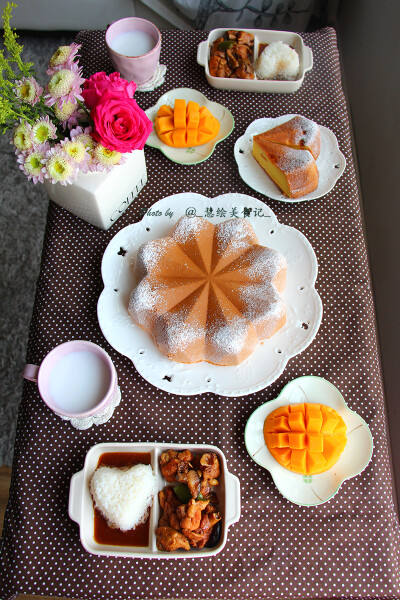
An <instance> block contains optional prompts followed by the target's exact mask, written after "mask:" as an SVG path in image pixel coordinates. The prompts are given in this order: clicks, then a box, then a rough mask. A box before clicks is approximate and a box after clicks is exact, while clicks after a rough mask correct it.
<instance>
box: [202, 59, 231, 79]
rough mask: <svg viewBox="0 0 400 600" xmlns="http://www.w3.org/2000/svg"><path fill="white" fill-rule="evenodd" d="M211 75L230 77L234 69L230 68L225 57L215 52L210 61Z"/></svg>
mask: <svg viewBox="0 0 400 600" xmlns="http://www.w3.org/2000/svg"><path fill="white" fill-rule="evenodd" d="M208 67H209V70H210V75H211V76H212V77H230V76H231V73H232V70H231V69H230V68H229V66H228V63H227V61H226V59H225V58H222V57H221V56H218V55H217V54H214V55H213V56H212V57H211V58H210V62H209V65H208Z"/></svg>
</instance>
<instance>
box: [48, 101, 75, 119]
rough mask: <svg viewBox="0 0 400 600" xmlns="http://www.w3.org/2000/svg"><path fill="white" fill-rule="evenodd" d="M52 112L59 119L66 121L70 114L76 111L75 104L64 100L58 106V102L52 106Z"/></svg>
mask: <svg viewBox="0 0 400 600" xmlns="http://www.w3.org/2000/svg"><path fill="white" fill-rule="evenodd" d="M53 110H54V114H55V115H56V117H57V119H58V120H59V121H62V122H65V121H68V119H69V118H70V116H71V115H73V113H74V112H75V111H76V104H74V103H73V102H64V103H63V105H62V106H61V107H60V106H58V104H55V105H54V106H53Z"/></svg>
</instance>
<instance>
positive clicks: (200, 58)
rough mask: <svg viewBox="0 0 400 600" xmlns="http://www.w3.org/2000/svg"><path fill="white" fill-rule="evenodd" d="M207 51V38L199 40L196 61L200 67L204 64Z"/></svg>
mask: <svg viewBox="0 0 400 600" xmlns="http://www.w3.org/2000/svg"><path fill="white" fill-rule="evenodd" d="M207 53H208V40H205V41H204V42H200V44H199V45H198V46H197V62H198V64H199V65H201V66H202V67H205V66H206V63H207Z"/></svg>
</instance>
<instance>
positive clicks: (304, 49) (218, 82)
mask: <svg viewBox="0 0 400 600" xmlns="http://www.w3.org/2000/svg"><path fill="white" fill-rule="evenodd" d="M226 31H227V29H226V28H225V29H213V30H212V31H210V34H209V36H208V38H207V40H205V41H204V42H201V43H200V44H199V45H198V48H197V62H198V64H199V65H201V66H203V67H204V71H205V75H206V78H207V81H208V83H209V84H210V85H211V86H212V87H215V88H218V89H220V90H236V91H239V92H268V93H270V94H275V93H279V94H290V93H292V92H295V91H296V90H298V89H299V88H300V87H301V85H302V83H303V80H304V75H305V73H306V72H307V71H309V70H310V69H312V66H313V54H312V51H311V48H309V47H308V46H305V45H304V43H303V39H302V38H301V36H300V35H298V34H297V33H293V32H291V31H275V30H270V29H240V31H247V32H248V33H252V34H253V35H254V61H256V60H257V58H258V49H259V45H260V44H271V43H272V42H278V41H279V40H280V41H282V42H284V43H285V44H289V46H291V47H292V48H294V49H295V50H296V52H297V54H298V55H299V61H300V70H299V76H298V78H297V79H296V80H294V81H281V80H272V79H231V78H229V77H213V76H212V75H210V71H209V68H208V62H209V60H210V47H211V45H212V43H213V42H214V41H215V40H216V39H218V38H219V37H222V36H223V35H224V33H225V32H226ZM238 31H239V29H238Z"/></svg>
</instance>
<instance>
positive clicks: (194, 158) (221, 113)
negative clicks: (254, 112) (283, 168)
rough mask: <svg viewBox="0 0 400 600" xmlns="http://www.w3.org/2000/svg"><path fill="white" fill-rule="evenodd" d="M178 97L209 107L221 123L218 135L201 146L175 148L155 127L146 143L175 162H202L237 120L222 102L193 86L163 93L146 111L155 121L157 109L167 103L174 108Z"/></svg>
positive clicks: (182, 163) (151, 119)
mask: <svg viewBox="0 0 400 600" xmlns="http://www.w3.org/2000/svg"><path fill="white" fill-rule="evenodd" d="M177 98H180V99H182V100H186V102H189V100H192V101H193V102H197V103H198V104H199V105H200V106H205V107H207V108H208V110H209V111H210V112H211V113H212V114H213V115H214V117H215V118H216V119H218V121H219V123H220V130H219V132H218V134H217V136H216V137H215V138H214V139H212V140H211V141H210V142H207V144H202V145H201V146H194V147H192V148H175V147H172V146H167V144H164V142H162V141H161V140H160V138H159V137H158V135H157V133H156V131H155V129H153V131H152V132H151V134H150V136H149V137H148V139H147V142H146V145H147V146H151V147H152V148H158V149H159V150H161V152H162V153H163V154H165V156H167V157H168V158H169V159H170V160H172V161H173V162H176V163H179V164H181V165H196V164H197V163H201V162H203V161H204V160H206V159H207V158H209V157H210V156H211V154H212V153H213V152H214V150H215V146H216V145H217V144H218V143H219V142H222V140H224V139H225V138H226V137H228V135H229V134H230V133H231V132H232V129H233V127H234V125H235V121H234V120H233V116H232V113H231V112H230V111H229V110H228V109H227V108H225V106H222V104H219V103H218V102H212V101H211V100H208V98H206V96H204V94H202V93H201V92H198V91H197V90H192V89H191V88H176V89H174V90H169V92H166V93H165V94H163V95H162V96H161V97H160V98H159V99H158V101H157V104H155V105H154V106H151V107H150V108H148V109H147V110H146V111H145V112H146V115H147V116H148V117H149V119H150V121H152V122H153V123H154V121H155V118H156V115H157V111H158V109H159V108H160V106H162V105H163V104H167V105H168V106H171V107H172V108H173V107H174V104H175V100H176V99H177Z"/></svg>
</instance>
